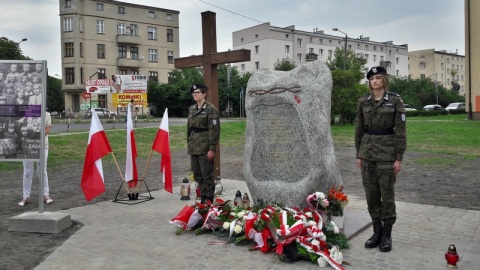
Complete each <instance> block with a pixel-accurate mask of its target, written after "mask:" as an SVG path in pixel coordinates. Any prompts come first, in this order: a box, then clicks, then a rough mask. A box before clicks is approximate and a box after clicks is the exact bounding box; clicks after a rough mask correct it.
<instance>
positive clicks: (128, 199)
mask: <svg viewBox="0 0 480 270" xmlns="http://www.w3.org/2000/svg"><path fill="white" fill-rule="evenodd" d="M140 184H143V185H145V188H146V191H147V192H148V196H147V195H140V194H139V193H138V192H134V189H135V188H136V187H133V188H129V189H128V193H127V194H124V195H120V191H121V190H122V187H123V186H124V185H125V184H124V183H123V182H122V183H120V186H119V187H118V191H117V195H116V196H115V199H113V201H112V202H114V203H122V204H128V205H134V204H139V203H143V202H146V201H150V200H153V199H155V198H154V197H152V194H151V193H150V189H149V188H148V185H147V182H146V181H145V180H138V183H137V185H140Z"/></svg>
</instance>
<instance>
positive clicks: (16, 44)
mask: <svg viewBox="0 0 480 270" xmlns="http://www.w3.org/2000/svg"><path fill="white" fill-rule="evenodd" d="M2 39H3V40H5V41H10V40H9V39H8V38H6V37H2ZM27 40H28V39H26V38H22V40H20V41H19V42H15V41H13V42H14V43H15V46H16V47H17V52H18V51H20V43H22V42H24V41H27Z"/></svg>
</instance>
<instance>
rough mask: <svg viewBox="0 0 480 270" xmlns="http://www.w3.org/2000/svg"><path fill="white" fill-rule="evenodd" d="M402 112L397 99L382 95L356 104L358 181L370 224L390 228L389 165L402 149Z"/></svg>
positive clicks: (391, 193)
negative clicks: (377, 99) (381, 223)
mask: <svg viewBox="0 0 480 270" xmlns="http://www.w3.org/2000/svg"><path fill="white" fill-rule="evenodd" d="M405 117H406V114H405V108H404V105H403V101H402V99H401V97H400V96H399V95H397V94H395V93H389V92H385V94H384V96H383V98H382V99H381V100H379V101H375V100H374V99H373V97H372V95H371V94H368V95H366V96H363V97H361V98H360V99H359V100H358V105H357V112H356V121H357V123H356V129H355V147H356V149H357V158H359V159H362V181H363V186H364V188H365V194H366V198H367V205H368V211H369V213H370V216H371V218H372V221H373V222H380V221H383V222H384V224H385V225H393V224H394V223H395V220H396V217H397V215H396V211H395V191H394V185H395V181H396V177H395V174H394V172H393V164H394V162H395V161H396V160H398V161H402V159H403V154H404V152H405V149H406V125H405Z"/></svg>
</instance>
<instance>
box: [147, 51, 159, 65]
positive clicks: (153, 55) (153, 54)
mask: <svg viewBox="0 0 480 270" xmlns="http://www.w3.org/2000/svg"><path fill="white" fill-rule="evenodd" d="M148 62H158V51H157V50H156V49H148Z"/></svg>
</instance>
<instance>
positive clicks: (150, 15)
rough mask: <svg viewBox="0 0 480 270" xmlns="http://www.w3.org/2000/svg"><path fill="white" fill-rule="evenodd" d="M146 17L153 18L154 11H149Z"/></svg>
mask: <svg viewBox="0 0 480 270" xmlns="http://www.w3.org/2000/svg"><path fill="white" fill-rule="evenodd" d="M148 17H149V18H152V19H155V18H156V17H157V16H156V15H155V11H149V12H148Z"/></svg>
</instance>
